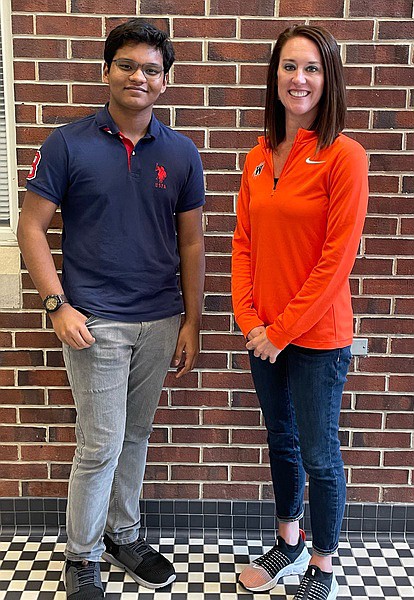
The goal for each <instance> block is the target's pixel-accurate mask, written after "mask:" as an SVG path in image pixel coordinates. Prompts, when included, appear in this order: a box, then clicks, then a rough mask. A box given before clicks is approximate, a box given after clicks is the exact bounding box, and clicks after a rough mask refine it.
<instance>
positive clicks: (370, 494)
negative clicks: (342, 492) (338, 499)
mask: <svg viewBox="0 0 414 600" xmlns="http://www.w3.org/2000/svg"><path fill="white" fill-rule="evenodd" d="M379 492H380V488H379V487H356V486H353V485H348V486H347V494H346V496H347V500H348V502H378V501H379Z"/></svg>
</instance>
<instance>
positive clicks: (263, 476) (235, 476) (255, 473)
mask: <svg viewBox="0 0 414 600" xmlns="http://www.w3.org/2000/svg"><path fill="white" fill-rule="evenodd" d="M231 480H232V481H248V482H253V481H266V482H268V481H271V480H272V476H271V474H270V469H269V467H268V466H264V467H258V466H255V467H244V466H242V465H237V466H234V467H233V468H232V470H231Z"/></svg>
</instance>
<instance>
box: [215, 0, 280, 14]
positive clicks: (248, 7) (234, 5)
mask: <svg viewBox="0 0 414 600" xmlns="http://www.w3.org/2000/svg"><path fill="white" fill-rule="evenodd" d="M210 14H211V15H257V16H262V15H263V16H265V15H268V16H273V3H272V2H267V1H266V0H251V1H250V2H249V3H246V2H244V0H211V1H210Z"/></svg>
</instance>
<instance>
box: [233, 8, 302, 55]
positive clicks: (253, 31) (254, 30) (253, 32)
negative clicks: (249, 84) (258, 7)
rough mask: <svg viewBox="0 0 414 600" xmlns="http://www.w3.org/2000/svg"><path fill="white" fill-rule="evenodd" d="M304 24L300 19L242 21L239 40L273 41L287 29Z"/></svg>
mask: <svg viewBox="0 0 414 600" xmlns="http://www.w3.org/2000/svg"><path fill="white" fill-rule="evenodd" d="M304 22H305V21H303V20H300V19H294V20H292V19H279V18H277V19H242V21H241V38H242V39H247V40H272V41H273V40H276V39H277V37H278V36H279V34H280V33H282V31H284V30H285V29H287V28H288V27H292V26H293V25H300V24H303V23H304ZM236 60H237V59H236Z"/></svg>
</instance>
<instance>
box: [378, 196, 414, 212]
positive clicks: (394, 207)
mask: <svg viewBox="0 0 414 600" xmlns="http://www.w3.org/2000/svg"><path fill="white" fill-rule="evenodd" d="M368 210H369V212H370V213H371V214H372V213H378V214H384V215H391V214H394V215H399V214H411V211H412V200H411V199H410V198H402V197H400V196H395V197H381V196H380V197H376V196H371V198H370V200H369V208H368Z"/></svg>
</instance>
